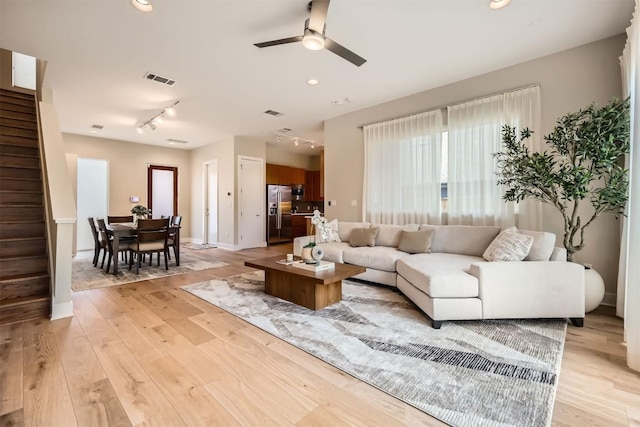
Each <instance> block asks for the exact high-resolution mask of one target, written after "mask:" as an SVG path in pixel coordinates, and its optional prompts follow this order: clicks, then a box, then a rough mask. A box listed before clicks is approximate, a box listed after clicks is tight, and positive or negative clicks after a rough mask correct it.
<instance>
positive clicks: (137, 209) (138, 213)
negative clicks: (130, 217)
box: [131, 205, 151, 220]
mask: <svg viewBox="0 0 640 427" xmlns="http://www.w3.org/2000/svg"><path fill="white" fill-rule="evenodd" d="M131 213H132V214H134V215H135V219H136V220H137V219H138V218H146V217H147V216H148V215H151V211H150V210H149V209H147V207H146V206H142V205H135V206H134V207H132V208H131Z"/></svg>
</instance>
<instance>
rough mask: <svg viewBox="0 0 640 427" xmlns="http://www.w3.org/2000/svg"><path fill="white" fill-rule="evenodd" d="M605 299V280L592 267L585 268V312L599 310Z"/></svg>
mask: <svg viewBox="0 0 640 427" xmlns="http://www.w3.org/2000/svg"><path fill="white" fill-rule="evenodd" d="M603 298H604V280H602V276H600V274H599V273H598V272H597V271H595V270H594V269H593V268H591V267H590V266H586V265H585V268H584V311H585V313H588V312H590V311H593V310H595V309H596V308H598V306H599V305H600V303H602V300H603Z"/></svg>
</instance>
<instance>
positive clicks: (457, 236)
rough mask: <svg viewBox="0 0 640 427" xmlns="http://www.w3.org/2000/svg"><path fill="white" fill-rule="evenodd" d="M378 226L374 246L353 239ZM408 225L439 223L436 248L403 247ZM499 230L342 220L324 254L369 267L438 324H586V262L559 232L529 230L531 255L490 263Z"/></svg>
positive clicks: (370, 276) (372, 276)
mask: <svg viewBox="0 0 640 427" xmlns="http://www.w3.org/2000/svg"><path fill="white" fill-rule="evenodd" d="M335 223H336V221H335V220H334V221H333V225H334V226H336V224H335ZM371 227H376V228H378V232H377V235H376V237H375V245H373V246H359V247H353V246H352V245H351V244H350V243H349V241H350V235H351V233H352V230H354V229H363V228H371ZM403 230H405V231H418V230H433V234H432V235H431V245H430V253H407V252H404V251H401V250H399V249H398V245H399V241H400V238H401V231H403ZM500 231H501V230H500V228H499V227H492V226H462V225H449V226H446V225H445V226H434V225H418V224H411V225H404V226H395V225H382V224H381V225H377V224H374V225H372V224H370V223H368V222H341V221H338V222H337V237H339V240H340V241H332V242H329V243H318V244H319V245H321V246H322V248H323V250H324V258H323V259H325V260H329V261H335V262H341V263H345V264H355V265H360V266H363V267H365V268H366V269H367V271H366V272H364V273H362V274H360V275H358V276H355V278H356V279H360V280H365V281H369V282H374V283H379V284H383V285H387V286H392V287H396V288H397V289H398V290H399V291H400V292H402V293H403V294H404V295H405V296H406V297H407V298H409V299H410V300H411V301H412V302H413V303H415V304H416V305H417V306H418V307H419V308H420V309H421V310H422V311H423V312H424V313H426V314H427V315H428V316H429V317H430V318H431V319H432V325H433V327H434V328H440V326H441V324H442V321H447V320H474V319H516V318H569V319H571V321H572V323H573V324H574V325H576V326H582V324H583V319H584V312H585V303H584V301H585V299H584V268H583V267H582V266H581V265H579V264H575V263H571V262H566V251H565V249H564V248H558V247H554V244H555V235H554V234H552V233H543V232H528V231H524V230H521V231H520V233H522V234H528V235H531V236H532V237H533V246H532V247H531V250H530V251H529V254H528V255H527V257H526V258H525V260H523V261H510V262H488V261H486V260H485V259H484V258H483V253H484V252H485V250H486V249H487V247H488V246H489V245H490V244H491V242H492V241H493V240H494V239H495V238H496V236H498V234H499V233H500ZM414 234H415V233H414ZM314 239H317V237H311V236H304V237H298V238H296V239H295V240H294V254H296V255H300V253H301V250H302V247H303V246H304V245H306V244H307V243H309V242H310V241H312V240H314ZM336 240H337V239H336Z"/></svg>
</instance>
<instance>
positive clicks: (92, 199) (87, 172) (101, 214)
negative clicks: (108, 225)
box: [76, 157, 109, 251]
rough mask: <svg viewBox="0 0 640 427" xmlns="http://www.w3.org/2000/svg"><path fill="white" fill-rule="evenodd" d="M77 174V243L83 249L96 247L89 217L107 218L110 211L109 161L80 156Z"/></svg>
mask: <svg viewBox="0 0 640 427" xmlns="http://www.w3.org/2000/svg"><path fill="white" fill-rule="evenodd" d="M77 174H78V183H77V194H78V201H77V215H78V226H77V230H76V245H77V250H79V251H82V250H87V249H93V247H94V241H93V235H92V234H91V229H90V228H89V224H88V223H87V218H89V217H92V218H94V220H95V219H96V218H106V217H107V215H108V213H109V162H108V161H107V160H104V159H84V158H81V157H78V161H77Z"/></svg>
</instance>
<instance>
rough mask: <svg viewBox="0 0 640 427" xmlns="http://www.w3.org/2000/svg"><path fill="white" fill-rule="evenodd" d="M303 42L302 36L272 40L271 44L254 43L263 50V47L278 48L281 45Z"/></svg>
mask: <svg viewBox="0 0 640 427" xmlns="http://www.w3.org/2000/svg"><path fill="white" fill-rule="evenodd" d="M301 41H302V36H295V37H289V38H286V39H279V40H271V41H270V42H262V43H254V44H253V45H254V46H257V47H260V48H262V47H269V46H277V45H279V44H287V43H295V42H301Z"/></svg>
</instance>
